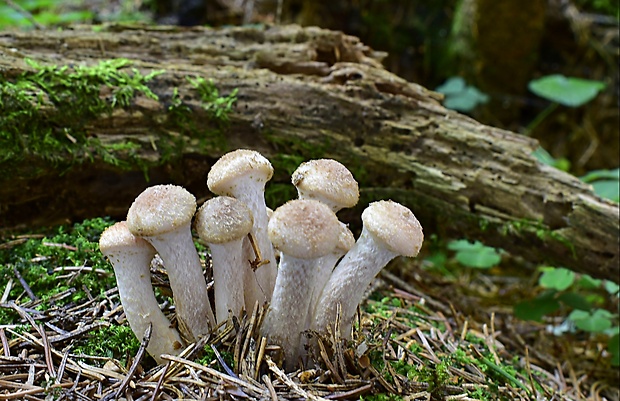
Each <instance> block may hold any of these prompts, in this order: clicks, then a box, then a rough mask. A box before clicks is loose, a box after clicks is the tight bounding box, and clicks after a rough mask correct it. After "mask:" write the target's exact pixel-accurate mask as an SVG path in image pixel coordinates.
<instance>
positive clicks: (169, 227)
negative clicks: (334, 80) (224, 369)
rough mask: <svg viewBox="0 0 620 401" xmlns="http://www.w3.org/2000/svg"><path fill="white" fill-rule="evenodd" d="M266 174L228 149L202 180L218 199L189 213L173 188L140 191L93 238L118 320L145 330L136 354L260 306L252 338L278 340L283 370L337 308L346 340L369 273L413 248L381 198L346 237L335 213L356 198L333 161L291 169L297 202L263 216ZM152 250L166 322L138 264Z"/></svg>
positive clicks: (254, 157) (410, 218)
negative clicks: (204, 253)
mask: <svg viewBox="0 0 620 401" xmlns="http://www.w3.org/2000/svg"><path fill="white" fill-rule="evenodd" d="M272 175H273V168H272V166H271V164H270V163H269V161H268V160H267V159H266V158H265V157H263V156H262V155H261V154H260V153H258V152H256V151H252V150H245V149H240V150H236V151H233V152H230V153H228V154H226V155H224V156H223V157H222V158H221V159H219V160H218V161H217V162H216V163H215V164H214V165H213V167H212V168H211V171H210V172H209V174H208V178H207V185H208V187H209V189H210V190H211V191H212V192H213V193H214V194H216V195H218V196H215V197H213V198H211V199H210V200H208V201H206V202H205V203H204V204H203V205H202V206H201V207H200V208H199V209H198V210H196V209H197V204H196V199H195V197H194V196H193V195H192V194H190V193H189V192H188V191H187V190H185V189H184V188H182V187H179V186H176V185H156V186H152V187H149V188H147V189H146V190H145V191H144V192H142V193H141V194H140V195H139V196H138V197H137V198H136V200H135V201H134V202H133V204H132V205H131V207H130V208H129V211H128V213H127V219H126V221H123V222H119V223H116V224H115V225H113V226H111V227H110V228H108V229H107V230H106V231H104V233H103V234H102V235H101V238H100V241H99V245H100V249H101V252H102V253H103V254H104V255H105V256H106V257H107V258H108V259H109V260H110V262H111V263H112V265H113V267H114V271H115V275H116V280H117V283H118V289H119V296H120V300H121V303H122V305H123V308H124V310H125V315H126V317H127V321H128V322H129V325H130V326H131V329H132V330H133V331H134V333H135V334H136V336H137V337H138V338H141V337H142V336H143V335H144V333H145V331H146V329H147V327H148V326H149V325H150V326H152V332H151V339H150V342H149V344H148V347H147V351H148V352H149V353H150V354H151V355H152V356H153V357H154V359H155V360H156V361H158V362H160V361H161V358H160V355H161V354H163V353H167V354H178V353H179V352H180V351H181V349H182V348H183V345H184V344H185V343H188V342H193V341H195V340H197V339H198V338H200V337H202V336H205V335H207V334H209V333H211V332H213V331H214V330H216V327H218V326H219V327H221V325H222V324H224V323H225V322H226V321H228V319H229V318H230V317H231V316H237V317H239V316H241V315H242V313H244V311H247V310H252V309H253V308H254V307H255V305H256V304H258V305H261V306H265V305H266V307H267V311H266V317H265V321H264V323H263V326H262V332H261V334H262V335H264V336H267V337H268V338H269V340H270V342H271V343H274V344H277V345H280V347H281V349H282V351H283V356H284V361H285V366H286V369H287V370H293V369H295V367H297V366H298V365H299V362H300V361H303V360H304V358H303V357H304V355H303V351H304V349H305V345H306V344H305V336H303V333H304V332H307V331H309V330H312V331H315V332H317V333H319V334H325V333H327V332H328V331H330V330H331V331H333V330H334V329H335V327H336V326H334V322H335V321H336V319H337V316H336V315H337V314H338V313H339V317H340V325H339V326H338V327H339V330H340V333H338V334H339V335H340V336H341V337H344V338H348V337H350V333H351V329H352V323H353V320H354V316H355V313H356V309H357V306H358V304H359V303H360V302H361V301H362V300H363V294H364V292H365V291H364V290H365V289H366V288H367V287H368V285H369V284H370V283H371V281H372V279H373V278H374V277H375V276H376V275H377V273H378V272H379V271H380V270H381V269H382V268H383V267H384V266H385V265H386V264H387V263H388V262H389V261H390V260H392V259H393V258H395V257H396V256H399V255H402V256H408V257H413V256H416V255H417V254H418V252H419V251H420V248H421V246H422V241H423V238H424V236H423V234H422V227H421V226H420V223H419V222H418V220H417V219H416V217H415V216H414V215H413V213H412V212H411V211H410V210H409V209H407V208H406V207H404V206H402V205H400V204H398V203H396V202H393V201H378V202H373V203H371V204H370V205H369V206H368V207H367V208H366V209H365V210H364V212H363V213H362V222H363V229H362V233H361V235H360V237H359V238H358V239H357V241H355V239H354V237H353V234H352V233H351V231H350V230H349V229H348V227H347V226H346V225H345V224H344V223H342V222H340V221H339V220H338V218H337V217H336V214H335V213H336V212H338V211H339V210H340V209H342V208H348V207H352V206H354V205H355V204H356V203H357V201H358V199H359V189H358V184H357V182H356V181H355V179H354V178H353V175H352V174H351V172H350V171H349V170H348V169H347V168H346V167H345V166H343V165H342V164H341V163H339V162H337V161H335V160H331V159H320V160H311V161H308V162H305V163H302V164H301V165H300V166H299V167H298V169H297V170H296V171H295V172H294V173H293V176H292V182H293V185H295V187H296V188H297V191H298V195H299V196H298V199H296V200H292V201H289V202H287V203H285V204H284V205H282V206H280V207H278V208H277V209H276V210H275V211H273V212H271V211H270V210H269V209H268V208H267V206H266V205H265V198H264V189H265V184H266V183H267V181H269V179H270V178H271V176H272ZM192 221H193V227H194V229H195V230H196V232H197V234H198V237H199V238H200V240H201V241H202V242H203V243H204V244H205V245H207V246H208V247H209V250H210V254H211V260H212V265H213V287H214V303H215V305H214V307H212V306H211V302H210V300H209V296H208V290H207V288H208V286H207V282H206V280H205V276H204V274H203V267H202V265H201V262H200V259H199V256H198V252H197V251H196V248H195V247H194V244H193V240H192V234H191V228H192ZM156 253H157V254H159V256H160V257H161V259H162V261H163V264H164V266H165V268H166V271H167V273H168V276H169V279H170V288H171V290H172V293H173V299H174V304H175V309H176V318H177V326H176V327H173V326H172V325H171V323H170V321H169V320H168V319H167V318H166V316H165V315H164V314H163V313H162V311H161V309H160V307H159V305H158V304H157V301H156V298H155V295H154V293H153V288H152V286H151V282H150V271H149V266H150V263H151V261H152V259H153V257H154V255H155V254H156ZM278 260H279V262H278Z"/></svg>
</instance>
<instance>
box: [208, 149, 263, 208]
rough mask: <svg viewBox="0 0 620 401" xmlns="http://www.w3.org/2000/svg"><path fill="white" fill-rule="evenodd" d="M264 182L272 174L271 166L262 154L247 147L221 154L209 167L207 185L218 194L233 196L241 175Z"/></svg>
mask: <svg viewBox="0 0 620 401" xmlns="http://www.w3.org/2000/svg"><path fill="white" fill-rule="evenodd" d="M244 176H245V177H248V178H250V179H252V180H254V181H256V182H262V183H266V182H267V181H269V180H270V179H271V177H272V176H273V167H272V166H271V163H269V160H267V159H266V158H265V157H264V156H263V155H261V154H260V153H258V152H256V151H254V150H248V149H238V150H235V151H232V152H229V153H226V154H225V155H224V156H222V157H221V158H220V159H219V160H218V161H217V162H216V163H215V164H214V165H213V167H211V170H210V171H209V174H208V176H207V186H208V187H209V189H210V190H211V191H212V192H213V193H215V194H218V195H226V196H233V193H234V192H235V191H236V190H237V189H238V188H235V187H236V185H238V182H239V179H240V178H241V177H244Z"/></svg>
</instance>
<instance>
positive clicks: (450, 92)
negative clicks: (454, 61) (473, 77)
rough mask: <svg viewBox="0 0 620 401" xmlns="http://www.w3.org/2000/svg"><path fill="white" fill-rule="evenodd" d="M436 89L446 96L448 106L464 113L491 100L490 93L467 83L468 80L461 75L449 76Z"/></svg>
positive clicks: (445, 102) (446, 105) (445, 104)
mask: <svg viewBox="0 0 620 401" xmlns="http://www.w3.org/2000/svg"><path fill="white" fill-rule="evenodd" d="M435 90H436V91H437V92H439V93H443V94H444V95H445V96H446V97H445V99H444V102H443V104H444V106H445V107H446V108H448V109H452V110H456V111H461V112H464V113H468V112H471V111H472V110H474V109H475V108H476V107H477V106H478V105H480V104H484V103H486V102H488V101H489V96H488V95H486V94H484V93H482V92H480V90H478V88H476V87H474V86H471V85H467V82H465V80H464V79H463V78H461V77H451V78H448V80H447V81H446V82H444V84H443V85H440V86H438V87H437V88H435Z"/></svg>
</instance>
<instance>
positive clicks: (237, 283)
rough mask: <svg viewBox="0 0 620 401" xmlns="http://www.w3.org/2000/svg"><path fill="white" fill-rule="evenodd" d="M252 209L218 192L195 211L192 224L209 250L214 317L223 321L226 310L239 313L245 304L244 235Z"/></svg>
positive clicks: (245, 264) (250, 228)
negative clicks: (243, 278)
mask: <svg viewBox="0 0 620 401" xmlns="http://www.w3.org/2000/svg"><path fill="white" fill-rule="evenodd" d="M253 223H254V219H253V218H252V212H250V209H248V207H247V206H246V205H245V204H244V203H243V202H241V201H239V200H237V199H235V198H230V197H228V196H218V197H215V198H212V199H209V200H208V201H206V202H205V203H204V204H203V205H202V206H201V207H200V208H199V209H198V212H196V218H195V221H194V227H195V228H196V232H197V233H198V236H199V237H200V239H201V240H202V241H204V242H205V243H206V244H207V245H208V246H209V249H210V251H211V261H212V263H213V282H214V288H215V317H216V318H217V323H218V324H219V323H221V322H223V321H225V320H226V319H227V317H228V311H232V313H233V315H235V316H239V313H240V312H241V310H242V309H243V308H244V299H243V291H244V282H243V281H244V280H242V279H241V280H240V279H239V277H240V276H241V277H243V271H244V268H245V267H246V266H247V261H245V260H244V255H243V249H242V245H243V239H244V238H245V237H246V236H247V235H248V234H249V233H250V231H251V230H252V225H253Z"/></svg>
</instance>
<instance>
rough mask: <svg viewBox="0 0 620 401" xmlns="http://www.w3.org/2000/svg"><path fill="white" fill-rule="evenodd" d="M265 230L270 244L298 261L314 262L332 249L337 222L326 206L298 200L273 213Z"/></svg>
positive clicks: (335, 243) (337, 237) (338, 228)
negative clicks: (312, 260) (314, 259)
mask: <svg viewBox="0 0 620 401" xmlns="http://www.w3.org/2000/svg"><path fill="white" fill-rule="evenodd" d="M267 231H268V233H269V239H270V240H271V242H272V243H273V245H274V246H275V247H276V248H277V249H278V250H280V251H282V253H284V254H287V255H290V256H292V257H295V258H299V259H313V258H317V257H321V256H325V255H327V254H329V253H330V252H332V251H333V250H334V249H335V247H336V245H337V244H338V239H339V236H340V222H339V221H338V218H337V217H336V215H335V214H334V212H333V211H332V210H331V209H330V208H329V207H327V206H326V205H325V204H323V203H321V202H319V201H315V200H309V199H308V200H300V199H297V200H292V201H289V202H287V203H285V204H284V205H282V206H280V207H279V208H277V209H276V210H275V211H274V212H273V215H272V216H271V219H270V220H269V225H268V227H267Z"/></svg>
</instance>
